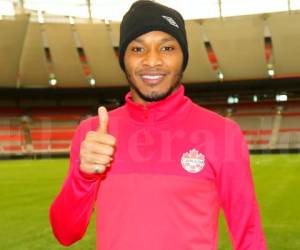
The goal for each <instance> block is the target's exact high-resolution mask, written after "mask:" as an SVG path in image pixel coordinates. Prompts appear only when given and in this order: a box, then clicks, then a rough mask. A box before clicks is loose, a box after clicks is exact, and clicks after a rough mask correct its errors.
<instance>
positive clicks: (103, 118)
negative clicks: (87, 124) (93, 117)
mask: <svg viewBox="0 0 300 250" xmlns="http://www.w3.org/2000/svg"><path fill="white" fill-rule="evenodd" d="M98 118H99V128H98V131H101V132H103V133H107V128H108V113H107V110H106V108H105V107H104V106H101V107H99V108H98Z"/></svg>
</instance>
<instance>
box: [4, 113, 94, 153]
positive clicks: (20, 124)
mask: <svg viewBox="0 0 300 250" xmlns="http://www.w3.org/2000/svg"><path fill="white" fill-rule="evenodd" d="M5 112H6V114H5V115H3V114H4V113H1V114H2V115H1V116H0V139H1V144H0V149H1V150H0V155H32V154H33V155H34V154H40V153H47V154H48V153H51V154H56V153H67V152H68V151H69V147H70V142H71V139H72V137H73V134H74V131H75V128H76V127H77V125H78V123H79V122H80V120H82V119H84V118H85V117H86V116H87V114H88V110H87V109H86V108H60V109H57V108H56V109H54V108H35V109H29V110H26V111H21V110H10V112H7V110H5Z"/></svg>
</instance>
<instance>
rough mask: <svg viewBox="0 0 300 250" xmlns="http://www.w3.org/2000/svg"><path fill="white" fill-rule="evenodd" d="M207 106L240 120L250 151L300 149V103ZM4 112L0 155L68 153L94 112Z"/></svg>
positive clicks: (0, 118) (0, 124) (62, 109)
mask: <svg viewBox="0 0 300 250" xmlns="http://www.w3.org/2000/svg"><path fill="white" fill-rule="evenodd" d="M206 108H209V109H211V110H213V111H215V112H217V113H219V114H221V115H223V116H225V117H227V118H229V119H232V120H234V121H236V122H237V123H238V124H239V125H240V127H241V129H242V131H243V133H244V136H245V138H246V141H247V143H248V145H249V149H250V150H252V149H254V150H259V149H263V150H268V149H279V150H280V149H299V148H300V102H294V103H293V102H289V103H286V104H285V105H283V104H278V103H276V102H265V103H241V104H237V105H234V106H233V105H225V104H223V105H221V104H219V105H215V106H213V105H211V106H209V105H208V106H207V107H206ZM0 111H1V115H0V139H1V143H0V155H35V154H49V153H50V154H60V153H65V154H66V153H68V152H69V147H70V142H71V139H72V137H73V134H74V131H75V128H76V127H77V125H78V123H79V122H80V120H82V119H84V118H86V117H88V116H89V114H90V113H91V112H90V110H89V108H86V107H84V108H80V107H79V108H78V107H60V108H53V107H49V108H44V107H43V108H42V107H40V108H31V109H24V110H20V109H17V108H10V109H9V108H5V110H4V109H3V110H0ZM4 111H5V112H4Z"/></svg>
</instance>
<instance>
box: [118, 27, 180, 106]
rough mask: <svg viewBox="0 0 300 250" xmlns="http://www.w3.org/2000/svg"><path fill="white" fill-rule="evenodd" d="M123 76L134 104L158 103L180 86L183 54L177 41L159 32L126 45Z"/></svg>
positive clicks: (145, 35)
mask: <svg viewBox="0 0 300 250" xmlns="http://www.w3.org/2000/svg"><path fill="white" fill-rule="evenodd" d="M124 63H125V71H126V77H127V79H128V82H129V84H130V87H131V92H132V98H133V100H134V101H135V102H138V103H142V104H145V103H146V102H154V101H158V100H162V99H164V98H165V97H167V96H168V95H170V94H171V93H172V92H173V91H174V90H175V89H176V88H177V87H178V86H179V84H180V81H181V78H182V63H183V53H182V50H181V47H180V45H179V43H178V42H177V40H176V39H175V38H174V37H172V36H171V35H169V34H167V33H165V32H162V31H151V32H148V33H145V34H143V35H141V36H139V37H138V38H136V39H135V40H133V41H132V42H131V43H129V45H128V46H127V49H126V51H125V56H124Z"/></svg>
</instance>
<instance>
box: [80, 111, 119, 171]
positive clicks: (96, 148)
mask: <svg viewBox="0 0 300 250" xmlns="http://www.w3.org/2000/svg"><path fill="white" fill-rule="evenodd" d="M98 118H99V127H98V129H97V130H96V131H89V132H88V133H87V134H86V136H85V139H84V140H83V141H82V143H81V145H80V171H82V172H84V173H87V174H93V173H103V172H105V170H106V168H107V167H109V166H110V163H111V161H112V160H113V155H114V152H115V145H116V138H115V137H113V136H112V135H110V134H108V132H107V131H108V121H109V117H108V112H107V110H106V108H105V107H100V108H99V109H98Z"/></svg>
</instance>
